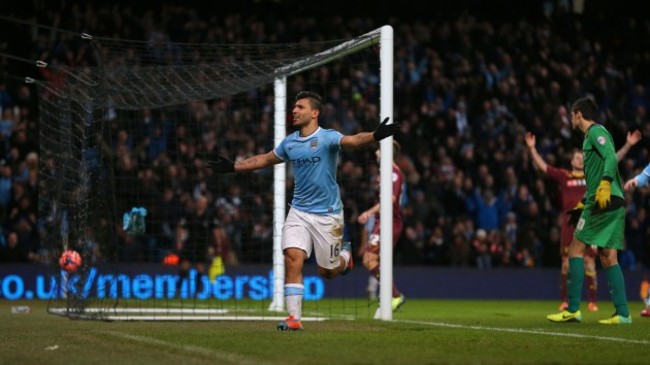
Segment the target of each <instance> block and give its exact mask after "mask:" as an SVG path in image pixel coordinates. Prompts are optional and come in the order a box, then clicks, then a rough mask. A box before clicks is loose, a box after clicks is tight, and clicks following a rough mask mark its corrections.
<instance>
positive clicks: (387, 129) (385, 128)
mask: <svg viewBox="0 0 650 365" xmlns="http://www.w3.org/2000/svg"><path fill="white" fill-rule="evenodd" d="M388 119H390V117H386V118H385V119H384V121H383V122H381V123H379V125H378V126H377V129H375V132H374V133H373V134H372V136H373V137H374V138H375V141H381V140H382V139H384V138H386V137H390V136H392V135H393V134H395V133H396V132H397V130H399V123H393V124H388Z"/></svg>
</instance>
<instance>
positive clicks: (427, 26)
mask: <svg viewBox="0 0 650 365" xmlns="http://www.w3.org/2000/svg"><path fill="white" fill-rule="evenodd" d="M566 3H567V2H563V1H557V2H554V1H546V2H543V4H545V5H547V6H545V7H542V6H541V4H542V3H536V4H538V5H539V9H535V10H534V11H530V12H529V13H527V14H526V16H521V17H517V18H512V19H503V18H501V19H494V18H490V17H483V16H482V15H481V14H480V13H476V14H472V13H468V12H449V13H443V12H438V13H435V14H433V15H429V14H427V15H426V16H422V17H420V18H417V17H415V18H414V15H411V16H410V17H409V19H408V20H406V19H402V18H400V17H399V16H397V15H394V16H388V15H387V16H386V18H385V19H377V18H372V17H370V16H369V15H349V16H346V17H343V16H336V15H331V16H329V15H328V16H322V17H316V16H305V14H304V13H302V14H301V16H300V17H292V16H291V15H290V14H286V13H285V14H283V13H281V12H279V13H277V14H276V13H274V14H273V15H269V16H268V17H264V16H261V15H259V14H258V15H246V14H244V13H232V14H225V15H223V16H222V15H216V14H215V15H208V14H206V13H205V12H202V11H200V9H195V8H192V7H191V6H190V5H177V6H163V7H161V8H159V9H158V10H159V12H158V11H153V10H142V9H137V8H134V7H132V6H129V5H125V4H122V5H119V6H118V5H114V6H113V5H111V6H108V5H101V6H100V5H94V6H93V5H89V4H84V2H76V1H68V2H62V3H61V4H64V5H60V8H58V9H56V8H54V7H52V8H51V10H49V11H38V12H36V14H37V15H36V16H34V17H31V18H32V19H33V20H34V21H36V22H37V23H39V24H46V25H56V26H57V27H60V28H61V29H67V30H83V32H85V33H89V34H102V35H106V36H110V37H115V38H122V39H138V40H143V41H150V40H152V39H162V40H174V41H176V42H192V43H202V42H212V43H215V42H216V43H242V44H243V43H258V42H294V41H316V40H322V39H332V38H348V37H351V36H355V35H360V34H365V33H367V32H369V31H371V30H374V29H376V28H378V27H380V26H381V25H383V24H390V25H392V26H393V28H394V35H395V40H394V42H395V56H394V63H395V76H394V88H395V90H394V95H395V99H394V105H395V110H394V118H395V119H396V120H398V121H399V122H400V123H401V131H400V132H399V133H398V134H397V135H396V137H395V138H396V139H397V140H398V141H399V142H400V143H401V145H402V153H401V154H400V156H399V157H398V159H397V163H398V164H399V166H400V167H401V168H402V170H403V171H404V173H405V177H406V182H407V186H406V196H407V199H406V202H405V205H404V208H403V212H404V223H405V228H404V234H403V236H402V238H401V241H400V243H399V245H398V247H397V249H396V251H395V262H396V264H402V265H450V266H467V267H471V266H474V267H480V268H491V267H502V266H510V267H559V264H560V256H559V219H560V217H561V216H562V215H563V214H564V212H562V211H559V210H558V207H559V204H558V202H557V201H556V197H557V194H556V191H555V190H554V189H555V187H554V185H553V183H552V182H551V181H548V180H547V179H545V178H544V176H543V174H541V173H539V172H538V171H537V170H536V169H535V168H534V167H533V164H532V162H531V160H530V156H529V154H528V150H527V148H526V144H525V142H524V134H525V132H527V131H528V132H532V133H533V134H534V135H535V136H536V137H537V141H538V143H537V148H538V150H539V152H540V154H541V155H542V156H543V157H544V159H545V160H546V161H547V162H548V163H549V164H552V165H555V166H561V167H568V161H569V160H570V158H569V157H568V156H570V154H571V152H572V151H573V149H575V148H580V147H581V144H582V141H581V138H580V136H579V135H578V134H576V133H575V132H573V131H572V130H571V122H570V114H569V111H568V109H567V108H568V105H570V103H571V102H572V101H574V100H575V99H577V98H578V97H582V96H585V95H592V96H593V97H594V98H595V100H596V101H597V103H598V105H599V106H600V108H601V112H602V121H603V122H604V123H605V124H606V125H607V127H608V129H609V130H610V131H611V132H612V133H613V137H614V140H615V141H616V142H617V147H620V146H622V145H623V143H625V138H626V135H627V133H628V132H629V131H632V130H636V129H638V130H641V131H642V133H643V140H642V141H641V142H640V143H638V144H637V145H635V146H634V147H633V148H632V149H631V150H630V151H629V153H628V154H627V156H626V157H625V158H624V159H623V161H622V162H621V164H620V171H621V173H622V178H623V179H624V180H626V179H628V178H630V177H632V176H634V175H636V174H637V173H638V172H639V171H640V170H641V169H642V168H643V167H644V166H645V165H646V164H647V162H648V161H649V160H650V155H649V148H650V143H649V142H650V123H648V115H647V110H648V107H650V95H648V93H647V91H646V89H647V87H649V86H650V78H649V77H648V76H649V75H648V71H647V70H650V67H649V66H650V65H649V63H650V53H649V52H650V51H648V50H649V49H650V47H648V46H649V45H650V31H649V30H648V21H647V20H639V19H637V18H635V17H634V16H633V15H628V16H625V17H622V18H621V19H614V20H611V22H610V24H608V26H607V27H602V26H600V25H599V22H602V19H601V18H600V15H599V14H593V13H588V12H585V13H580V12H576V11H573V9H570V8H568V7H567V6H564V4H566ZM34 4H35V5H34V7H35V8H38V7H39V6H43V3H42V2H39V1H35V2H34ZM49 5H50V6H52V4H49ZM64 14H65V16H64ZM608 21H609V20H608ZM29 37H30V39H29V41H30V44H31V47H30V49H29V50H28V51H29V54H28V56H29V57H31V59H40V60H45V61H47V62H50V63H51V62H57V63H60V64H65V65H69V66H75V65H84V64H85V62H86V59H87V57H89V55H88V50H87V49H86V48H84V47H83V46H82V45H80V44H79V43H78V42H75V40H74V38H73V37H71V36H70V35H69V34H68V33H55V32H52V31H51V30H49V29H42V30H40V31H33V32H30V33H29ZM3 52H5V53H11V50H3ZM2 62H3V63H5V64H7V63H8V62H10V61H9V60H3V61H2ZM7 69H10V68H7ZM10 76H17V75H7V74H6V72H5V75H3V78H2V79H0V108H1V110H2V113H1V116H2V120H1V121H0V159H1V160H0V221H2V226H1V227H0V229H1V230H2V232H1V234H0V247H1V251H0V252H1V253H0V261H4V262H21V261H22V262H27V261H32V262H37V261H39V245H40V240H41V239H42V238H43V237H42V234H43V231H44V230H43V225H44V224H45V223H44V222H43V221H42V219H39V214H38V203H39V200H38V181H37V180H38V168H39V156H38V153H39V147H38V146H39V144H38V137H39V133H38V112H39V111H38V98H37V95H36V94H35V89H33V87H31V86H27V85H24V84H21V83H19V82H16V81H15V80H13V81H12V79H11V77H10ZM39 76H40V77H47V75H44V74H41V75H39ZM362 79H363V78H362ZM350 87H356V88H358V91H359V94H360V95H361V98H363V96H364V95H369V94H371V93H373V92H376V90H374V91H373V85H372V84H371V83H364V82H362V81H361V80H355V82H353V85H352V86H350ZM335 91H340V90H338V89H336V88H331V89H329V90H327V91H326V92H325V95H324V98H325V100H326V101H328V100H330V101H331V102H332V103H333V102H334V100H336V99H337V97H336V93H335ZM264 102H268V101H264ZM264 102H263V103H264ZM218 103H219V102H215V103H214V105H208V106H207V108H208V109H210V110H211V111H218V110H220V105H218ZM359 105H360V104H359V103H351V102H343V103H339V104H337V105H336V107H337V108H338V109H339V110H338V114H337V115H339V116H340V115H344V116H351V117H350V118H349V119H346V120H340V121H336V120H329V122H330V123H332V124H333V125H338V126H340V127H341V128H343V129H344V130H342V132H344V133H352V132H355V131H358V130H360V129H363V128H366V127H365V126H364V123H363V120H362V118H363V116H364V113H365V110H366V109H364V110H361V109H355V108H360V107H359ZM366 107H367V106H364V108H366ZM191 108H195V109H196V110H194V111H196V112H197V113H198V114H200V112H201V110H203V109H202V108H206V105H203V104H196V105H192V106H190V109H191ZM242 108H244V107H243V106H242ZM268 108H269V109H271V108H272V104H269V105H268ZM341 108H342V109H344V110H340V109H341ZM143 113H144V118H145V119H146V118H156V116H155V115H153V116H151V115H148V114H146V113H145V112H144V111H143ZM235 114H236V115H241V114H245V113H233V114H232V115H219V114H218V113H216V112H214V113H211V116H212V117H214V118H224V119H226V121H228V118H232V117H233V115H235ZM268 122H269V121H267V122H265V123H267V124H264V123H260V124H261V125H266V127H267V128H268V127H269V125H268ZM259 129H260V131H261V132H263V133H258V134H255V136H256V137H255V138H251V137H250V136H251V135H252V134H250V133H248V132H249V131H246V130H241V131H236V132H233V133H235V134H231V135H227V136H217V135H215V134H214V133H213V134H211V135H209V136H208V138H207V139H209V140H211V144H213V145H218V146H228V145H229V143H232V141H233V140H236V141H238V143H240V144H243V142H245V141H250V140H252V142H254V143H252V145H250V146H246V148H244V149H241V150H239V152H238V154H244V155H245V154H251V153H254V152H257V151H258V150H259V149H260V148H261V149H262V150H268V149H269V143H272V136H271V132H270V129H267V130H266V132H264V128H262V127H259ZM367 129H369V128H367ZM139 133H140V134H138V133H136V132H134V131H133V130H129V129H128V128H122V129H119V128H118V129H116V130H115V136H114V137H115V139H114V140H115V143H114V152H115V156H116V160H117V161H118V162H117V163H116V174H117V176H118V177H121V180H118V181H121V183H122V184H123V187H120V186H117V187H116V189H117V190H116V193H117V194H118V195H119V194H125V196H123V198H124V201H128V200H129V199H130V198H131V197H129V196H128V194H130V193H129V191H130V190H129V186H134V185H140V186H150V187H151V190H150V191H149V193H150V194H151V195H152V196H151V198H150V201H152V202H156V203H157V204H155V205H152V206H149V207H148V209H149V210H150V214H151V216H155V217H157V218H158V220H157V222H158V223H156V224H153V225H152V226H151V228H150V229H151V230H155V231H156V232H157V233H156V234H155V235H154V236H155V237H154V238H151V237H149V239H146V240H142V239H134V238H131V237H128V235H123V237H122V243H121V244H123V245H124V246H125V247H130V249H128V250H126V249H125V250H124V251H123V252H124V257H123V259H125V260H129V259H130V260H146V261H159V260H161V259H162V257H163V256H164V255H165V254H166V251H165V249H170V248H173V247H174V242H175V240H177V239H178V237H177V234H178V231H177V230H176V229H175V227H176V226H177V225H178V224H179V222H181V225H183V224H191V222H192V218H193V215H195V214H194V213H196V212H195V211H196V207H197V206H199V205H202V204H195V203H196V201H198V200H203V197H204V195H205V196H207V205H208V206H209V207H210V208H211V209H214V210H215V213H214V214H215V217H214V218H215V219H214V220H213V221H214V222H215V223H214V224H215V225H217V226H218V227H219V229H220V230H221V233H220V234H219V237H220V239H219V240H220V244H219V245H217V246H218V247H217V249H220V250H222V251H223V253H224V255H227V253H226V251H230V250H231V251H232V254H231V255H229V256H230V257H232V259H231V262H232V261H239V262H242V263H248V262H254V263H256V262H255V260H256V258H254V257H252V256H251V255H250V254H248V253H247V252H246V250H245V249H244V246H245V245H247V244H248V242H250V241H256V242H259V243H261V245H263V246H264V247H267V249H268V254H267V255H265V257H266V258H268V259H269V260H270V257H271V256H270V252H271V249H272V224H271V221H270V218H271V217H269V216H268V213H264V212H265V210H264V209H263V206H264V201H265V199H266V198H267V197H265V196H264V194H262V193H255V192H250V191H247V190H246V189H242V186H239V185H237V184H233V185H231V186H230V187H229V188H228V189H225V190H223V191H219V192H216V193H215V194H211V193H210V192H209V190H210V188H209V187H206V186H203V188H201V189H199V190H201V192H200V193H197V187H196V184H192V182H190V181H187V180H186V179H187V178H188V177H187V175H185V174H183V173H182V172H181V171H178V170H177V167H176V165H175V164H174V163H171V164H169V163H168V164H166V165H165V166H168V168H167V169H165V170H162V169H158V168H155V166H160V161H161V159H172V160H174V159H177V160H179V161H180V160H187V158H188V157H189V155H190V154H192V153H193V151H192V148H191V146H192V144H193V143H194V142H196V141H198V140H205V138H203V137H205V136H194V137H192V136H188V137H187V141H188V144H187V145H184V146H182V148H181V147H179V148H178V151H180V152H179V154H180V155H179V156H175V155H167V154H164V153H161V152H162V151H164V150H165V149H166V148H168V147H170V146H171V145H172V142H171V141H173V144H174V146H176V144H177V143H178V144H179V145H180V144H182V142H178V141H182V139H183V138H181V137H182V136H181V135H179V133H181V132H179V131H178V130H173V131H167V130H165V129H164V126H162V127H160V125H159V128H151V129H149V130H141V131H140V132H139ZM161 136H166V137H161ZM195 137H196V139H193V138H195ZM226 138H228V139H230V142H227V141H225V140H224V139H226ZM145 140H146V141H147V146H146V148H145V149H144V152H142V151H143V150H142V148H138V147H139V146H141V145H142V143H144V141H145ZM206 144H210V143H208V142H206ZM230 152H231V153H232V152H234V150H231V151H230ZM372 153H373V151H372V150H369V151H368V155H371V154H372ZM343 156H344V160H343V161H342V163H341V164H340V171H339V178H341V177H342V176H346V179H341V180H342V182H341V186H342V192H343V194H344V196H343V197H342V198H343V200H344V205H345V206H346V207H347V210H346V212H345V214H346V221H347V222H348V223H347V224H348V228H350V231H349V232H348V234H349V235H350V238H351V239H352V240H353V241H354V240H358V239H359V238H360V237H358V235H359V233H358V232H357V231H359V232H360V231H361V227H359V226H358V224H357V223H355V222H356V215H357V214H359V213H360V211H359V210H360V209H362V207H367V206H369V205H370V204H369V202H368V199H370V198H371V196H372V195H371V194H369V197H364V196H362V197H359V196H356V195H353V194H351V193H350V192H351V191H353V189H352V188H353V186H358V185H359V184H365V185H362V186H369V185H368V184H370V182H371V181H373V176H369V175H370V174H372V173H375V174H376V173H377V170H376V169H374V170H373V169H372V168H369V167H367V166H361V165H362V163H361V162H360V159H358V158H354V157H353V156H349V155H346V154H344V155H343ZM231 157H241V156H231ZM368 160H371V159H370V158H368ZM138 166H139V168H140V169H139V172H140V173H137V172H136V168H137V167H138ZM269 173H270V172H269ZM267 177H268V175H267V176H266V177H265V176H264V175H262V176H258V175H255V177H254V179H260V180H263V179H267ZM267 180H268V179H267ZM161 181H164V182H165V183H164V184H159V183H160V182H161ZM266 184H270V182H268V181H267V182H266ZM269 186H270V185H269ZM269 189H270V187H269ZM143 191H144V189H143ZM204 193H205V194H204ZM197 196H201V198H200V199H199V198H197ZM649 197H650V188H647V187H645V188H641V189H638V190H636V191H634V192H631V193H628V194H627V196H626V199H627V203H628V208H627V222H626V232H625V237H626V243H627V250H625V251H624V252H622V253H621V257H620V259H621V264H622V266H623V267H625V268H628V269H639V268H641V267H650V247H648V245H649V244H650V241H649V240H648V234H649V225H650V218H649V217H648V214H647V207H648V198H649ZM360 200H362V201H360ZM244 206H246V207H252V208H247V209H246V210H247V212H246V215H242V210H243V209H244V208H243V207H244ZM357 207H358V208H357ZM128 208H129V207H128V206H126V205H125V206H124V207H122V209H123V210H124V209H128ZM267 211H268V209H267ZM190 212H191V213H190ZM152 248H153V249H152Z"/></svg>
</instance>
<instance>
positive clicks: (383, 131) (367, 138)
mask: <svg viewBox="0 0 650 365" xmlns="http://www.w3.org/2000/svg"><path fill="white" fill-rule="evenodd" d="M389 120H390V118H389V117H386V118H384V120H383V121H382V122H381V123H379V125H378V126H377V129H375V131H374V132H361V133H357V134H355V135H352V136H344V137H343V138H341V147H343V148H345V149H353V148H359V147H362V146H365V145H368V144H370V143H373V142H378V141H381V140H382V139H384V138H387V137H390V136H392V135H394V134H395V133H397V131H398V130H399V127H400V125H399V123H391V124H388V121H389Z"/></svg>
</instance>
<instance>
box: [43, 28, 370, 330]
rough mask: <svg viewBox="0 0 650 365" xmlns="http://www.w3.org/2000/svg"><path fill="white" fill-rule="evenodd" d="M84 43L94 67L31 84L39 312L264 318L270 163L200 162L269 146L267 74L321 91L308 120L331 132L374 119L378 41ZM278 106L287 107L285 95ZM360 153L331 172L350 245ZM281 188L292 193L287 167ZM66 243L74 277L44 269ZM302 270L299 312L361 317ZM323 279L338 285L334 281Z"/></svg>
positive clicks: (361, 174)
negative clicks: (322, 103) (241, 170)
mask: <svg viewBox="0 0 650 365" xmlns="http://www.w3.org/2000/svg"><path fill="white" fill-rule="evenodd" d="M82 38H83V42H87V43H88V47H89V49H92V50H93V54H94V55H95V58H94V62H90V63H88V64H87V65H84V66H77V67H69V66H59V65H49V67H48V69H47V78H46V81H45V82H42V83H40V84H39V94H40V99H41V103H40V112H41V113H40V116H41V117H40V118H41V119H40V125H41V128H40V131H41V135H40V146H41V155H40V156H41V157H40V158H41V162H42V163H41V169H40V188H41V190H40V197H39V199H40V201H39V204H40V208H39V210H40V215H41V217H45V218H44V224H43V229H42V230H41V232H42V233H41V235H42V241H43V246H45V247H47V248H48V252H49V253H50V256H51V262H52V263H53V265H52V267H53V268H54V269H55V270H54V272H53V275H52V282H51V285H50V288H51V290H52V292H53V294H54V295H53V296H52V300H51V301H50V306H49V308H50V312H52V313H57V314H65V315H68V316H75V317H78V318H100V319H155V320H165V319H171V320H178V319H186V320H191V319H196V318H198V319H224V318H226V317H228V318H235V319H247V318H248V319H251V318H254V319H257V318H262V319H263V318H271V319H274V318H276V314H270V313H269V312H268V310H267V309H268V307H269V302H270V301H271V300H272V298H273V295H272V294H273V293H271V291H272V290H273V286H272V282H273V280H272V275H273V269H272V264H273V252H272V249H273V238H274V236H273V235H274V232H273V223H274V222H273V198H274V195H273V182H274V181H273V171H272V169H265V170H260V171H257V172H254V173H250V174H231V175H215V174H213V173H211V171H210V170H206V169H205V168H204V165H205V162H206V161H209V160H212V159H215V158H216V157H217V156H218V155H220V154H223V155H226V156H229V157H230V158H233V159H242V158H246V157H250V156H252V155H255V154H259V153H265V152H268V151H270V150H271V149H272V148H273V147H274V142H273V128H274V123H275V121H274V119H273V111H274V102H275V96H274V92H273V85H272V82H273V81H274V80H277V79H282V78H286V80H287V85H288V90H287V93H288V95H290V97H292V96H293V95H295V93H296V92H297V91H299V90H303V89H311V90H314V91H317V92H319V93H321V94H322V95H324V97H325V100H326V101H327V105H326V110H325V111H324V113H323V115H322V120H321V122H322V123H321V124H322V126H324V127H326V128H334V129H337V130H340V131H341V132H343V133H344V134H350V133H356V132H359V131H362V130H371V129H372V128H374V127H375V125H376V122H377V121H378V119H379V117H378V100H379V95H378V92H379V91H378V90H379V88H378V83H379V76H378V75H379V66H378V65H379V60H378V52H377V49H376V47H377V45H378V39H377V38H378V37H377V34H376V33H374V34H368V35H365V36H361V37H357V38H353V39H345V40H333V41H326V42H304V43H295V44H255V45H246V44H244V45H241V44H240V45H214V44H183V43H174V42H169V41H165V40H163V39H159V38H156V37H155V36H153V37H152V38H151V39H150V40H149V41H147V42H138V41H130V40H120V39H109V38H100V37H90V36H83V37H82ZM282 102H283V103H285V105H287V110H290V109H291V105H292V103H293V100H292V99H289V100H283V101H282ZM373 156H374V150H367V151H361V152H360V153H357V152H355V153H354V154H343V156H342V157H343V161H342V162H341V165H340V171H339V181H340V184H341V188H342V198H343V200H344V205H345V206H346V212H345V214H346V219H347V220H348V222H350V223H348V232H347V235H348V236H349V238H350V239H351V240H355V239H357V237H356V236H357V235H358V234H359V233H358V230H357V229H356V228H357V227H356V224H354V223H353V220H354V219H355V218H356V211H357V210H358V209H365V208H366V207H367V206H369V204H371V201H372V199H373V198H372V191H373V189H372V188H371V186H370V183H371V180H372V179H371V178H369V177H368V176H366V174H367V173H368V169H371V167H370V166H371V165H373V163H372V161H374V157H373ZM371 176H372V175H371ZM286 186H287V194H288V196H287V201H290V199H291V190H292V189H291V188H292V187H291V171H290V170H289V174H288V179H287V182H286ZM369 192H370V193H369ZM66 249H74V250H76V251H78V252H79V253H80V254H81V256H82V264H81V266H80V267H79V268H78V270H77V271H76V272H74V273H67V272H65V271H62V270H60V268H59V266H58V258H59V256H60V254H61V253H62V252H63V251H64V250H66ZM144 272H155V273H156V274H155V275H145V274H143V273H144ZM251 272H252V273H258V275H251ZM310 272H311V273H312V274H315V267H314V265H308V266H307V267H306V273H307V276H306V282H305V285H306V298H305V299H306V301H305V303H304V305H303V308H304V312H305V315H307V316H309V315H310V313H311V314H313V318H315V319H319V318H324V317H331V316H336V314H337V313H338V315H343V316H357V315H358V312H359V311H360V310H361V311H364V310H365V311H368V310H370V309H368V303H367V302H366V301H365V300H361V301H359V303H357V302H356V301H355V300H339V299H336V298H326V296H325V297H323V296H322V293H320V292H319V291H322V284H321V283H320V281H318V280H317V279H313V280H312V279H310V276H309V275H308V274H309V273H310ZM312 277H315V275H314V276H312ZM328 285H346V284H344V282H343V281H341V280H340V279H335V281H334V282H332V283H331V284H328ZM348 290H350V291H353V290H355V289H353V288H352V287H351V288H349V289H348ZM352 296H354V294H353V295H352ZM323 298H325V299H323ZM310 299H321V300H312V301H310ZM325 303H327V304H325ZM372 311H373V312H374V308H372Z"/></svg>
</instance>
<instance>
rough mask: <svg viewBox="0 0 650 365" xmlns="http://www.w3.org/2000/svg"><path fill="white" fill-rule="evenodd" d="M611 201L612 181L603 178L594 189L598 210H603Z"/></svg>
mask: <svg viewBox="0 0 650 365" xmlns="http://www.w3.org/2000/svg"><path fill="white" fill-rule="evenodd" d="M611 200H612V179H611V178H609V177H603V179H602V180H600V184H599V185H598V188H597V189H596V203H598V207H600V209H605V208H606V207H607V206H608V205H609V203H610V201H611Z"/></svg>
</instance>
